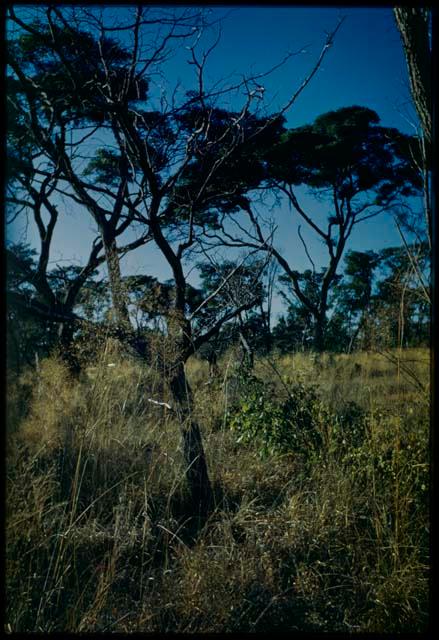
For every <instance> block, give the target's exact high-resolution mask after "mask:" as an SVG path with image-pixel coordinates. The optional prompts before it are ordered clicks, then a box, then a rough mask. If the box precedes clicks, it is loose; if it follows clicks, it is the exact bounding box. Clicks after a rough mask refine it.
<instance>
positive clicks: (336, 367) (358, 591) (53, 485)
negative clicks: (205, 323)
mask: <svg viewBox="0 0 439 640" xmlns="http://www.w3.org/2000/svg"><path fill="white" fill-rule="evenodd" d="M391 355H392V354H391ZM393 355H395V357H396V356H397V355H398V354H393ZM398 357H399V358H401V357H402V358H403V359H404V362H405V364H406V365H407V366H410V367H412V370H413V372H414V374H415V375H416V377H418V378H419V380H421V382H422V383H423V385H424V390H423V389H422V388H421V387H420V386H419V385H418V386H417V385H416V383H415V382H413V379H410V375H406V376H405V377H404V376H403V375H402V374H401V367H399V369H398V366H397V363H395V362H392V361H391V360H389V359H388V358H387V359H386V358H385V357H383V356H380V355H379V354H353V355H351V356H329V355H327V354H325V355H323V356H322V357H321V358H320V359H319V360H316V359H314V358H312V357H311V356H306V355H303V354H298V355H295V356H284V357H278V358H265V359H263V358H261V359H259V360H258V361H257V363H256V368H255V374H256V375H257V376H258V377H259V378H260V379H261V380H264V381H265V382H266V385H267V388H268V387H270V389H271V392H272V394H273V401H274V402H281V401H282V399H283V398H284V397H285V396H286V395H288V390H289V389H290V388H291V385H293V384H294V383H296V382H297V381H300V382H301V383H303V384H304V385H305V386H306V385H310V384H311V383H313V384H316V383H317V389H318V394H319V397H320V400H321V402H322V403H324V405H325V406H326V407H327V411H326V412H325V413H322V414H321V415H322V417H321V418H320V422H319V421H318V420H317V424H316V425H315V426H316V428H317V429H319V430H320V432H321V434H322V441H323V442H324V446H323V447H322V449H321V450H320V451H319V453H318V455H315V457H314V458H312V459H311V463H310V460H309V459H307V457H306V452H305V453H303V452H302V453H297V452H294V451H282V452H276V451H274V452H273V453H272V454H270V455H261V449H260V446H259V444H258V442H257V441H256V440H251V441H248V442H244V441H242V442H238V441H237V435H236V433H235V432H234V431H233V430H231V429H230V428H229V423H230V416H233V415H235V414H236V412H237V411H239V407H240V403H241V401H242V397H241V392H242V386H240V384H241V385H242V383H240V382H239V376H238V374H237V371H236V365H235V364H234V359H233V357H232V354H231V353H229V354H226V356H225V357H224V359H223V361H222V362H221V363H220V374H219V376H218V377H217V378H215V379H214V380H211V379H209V376H208V368H207V364H206V363H204V362H200V361H199V360H197V359H195V358H194V359H193V360H192V361H191V362H189V364H188V375H189V378H190V381H191V384H192V385H193V388H194V390H195V403H196V412H197V418H198V419H199V421H200V424H201V425H202V427H203V436H204V441H205V449H206V455H207V458H208V465H209V471H210V475H211V480H212V484H213V487H214V494H215V507H214V509H213V510H212V512H211V514H210V515H209V517H208V518H207V519H205V520H203V521H200V520H195V519H189V518H188V517H187V509H186V501H187V494H186V487H185V482H184V467H183V457H182V455H181V451H180V445H179V435H178V433H179V432H178V425H177V424H176V423H175V420H174V417H173V413H172V411H170V410H168V409H167V408H166V407H165V406H164V405H157V404H155V403H152V402H149V399H153V400H156V401H159V402H170V400H169V397H168V391H167V388H166V385H165V384H164V382H163V380H162V378H161V376H160V372H159V371H156V370H154V368H148V367H147V366H143V367H142V366H140V365H139V364H136V363H133V362H130V361H128V360H124V359H123V358H121V357H120V356H118V355H117V354H114V353H108V352H107V353H103V355H102V357H101V359H100V361H97V362H94V363H93V366H90V367H88V369H87V370H86V371H85V373H84V374H83V375H82V377H81V378H80V379H72V378H71V377H69V375H68V373H67V371H66V370H65V368H64V367H63V365H62V363H61V362H60V361H57V360H56V359H54V358H51V359H47V360H45V361H43V362H42V363H41V370H40V372H39V373H38V374H37V373H36V372H32V371H27V372H26V373H25V374H24V375H23V376H22V377H21V378H20V379H19V380H18V381H14V382H13V383H12V382H11V387H10V388H9V390H8V394H9V395H8V397H9V402H8V412H9V434H8V458H7V511H6V534H7V540H6V542H7V556H6V560H7V564H6V596H7V630H10V631H24V632H26V631H40V632H41V631H42V632H53V631H67V632H91V631H118V632H125V633H126V632H133V631H141V632H236V631H247V632H257V631H259V632H262V631H264V632H266V631H268V632H269V631H276V630H277V631H294V630H302V631H303V630H305V631H349V632H352V631H372V632H382V631H387V632H389V631H390V632H401V631H410V632H417V631H422V630H424V629H425V628H426V626H427V624H428V597H429V593H428V576H429V574H428V567H429V555H428V553H429V514H428V478H429V472H428V469H429V456H428V434H429V407H428V395H427V392H426V389H427V387H428V353H427V352H425V351H422V350H416V351H414V350H412V351H406V352H404V353H403V354H402V355H401V354H399V356H398ZM409 361H410V362H409ZM108 364H115V365H116V366H114V367H108Z"/></svg>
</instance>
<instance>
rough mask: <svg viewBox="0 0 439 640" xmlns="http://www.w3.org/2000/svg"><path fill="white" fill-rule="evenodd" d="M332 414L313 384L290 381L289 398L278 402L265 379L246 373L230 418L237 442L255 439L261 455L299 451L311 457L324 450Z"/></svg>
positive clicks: (253, 440)
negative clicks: (236, 404)
mask: <svg viewBox="0 0 439 640" xmlns="http://www.w3.org/2000/svg"><path fill="white" fill-rule="evenodd" d="M329 418H330V414H329V411H328V410H327V408H326V407H325V406H324V405H323V403H322V402H321V401H320V400H319V399H318V396H317V393H316V390H315V389H314V387H311V386H305V385H303V384H302V383H300V382H297V383H294V384H291V386H290V388H289V395H288V398H287V399H286V400H285V401H283V402H282V401H280V402H279V401H276V399H275V396H274V395H273V394H272V392H271V390H270V388H269V387H268V386H267V385H266V384H264V382H262V381H261V380H260V379H258V378H257V377H256V376H254V375H250V374H247V375H246V376H245V379H244V380H243V382H242V392H241V401H240V403H239V404H238V406H237V408H236V409H235V411H234V412H233V414H232V415H231V416H229V421H228V422H229V426H230V427H231V429H233V430H234V431H236V433H237V435H238V438H237V442H239V443H241V442H256V443H257V445H258V448H259V452H260V453H261V455H262V456H264V455H267V454H273V453H281V454H282V453H299V454H303V455H304V456H305V457H306V458H309V457H313V456H315V455H316V454H317V453H318V452H319V451H320V450H321V448H322V445H323V440H324V438H323V433H324V430H325V426H326V424H327V421H328V419H329Z"/></svg>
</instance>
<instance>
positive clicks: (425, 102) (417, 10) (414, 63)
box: [394, 7, 432, 160]
mask: <svg viewBox="0 0 439 640" xmlns="http://www.w3.org/2000/svg"><path fill="white" fill-rule="evenodd" d="M394 14H395V19H396V23H397V25H398V29H399V31H400V33H401V38H402V42H403V46H404V52H405V56H406V60H407V67H408V71H409V78H410V88H411V92H412V96H413V101H414V103H415V106H416V110H417V112H418V115H419V119H420V121H421V125H422V129H423V132H424V137H425V142H426V147H427V148H426V155H427V159H428V160H430V159H431V158H430V152H431V144H432V113H431V53H430V39H429V34H428V11H427V10H426V8H425V7H424V8H423V7H396V8H395V9H394Z"/></svg>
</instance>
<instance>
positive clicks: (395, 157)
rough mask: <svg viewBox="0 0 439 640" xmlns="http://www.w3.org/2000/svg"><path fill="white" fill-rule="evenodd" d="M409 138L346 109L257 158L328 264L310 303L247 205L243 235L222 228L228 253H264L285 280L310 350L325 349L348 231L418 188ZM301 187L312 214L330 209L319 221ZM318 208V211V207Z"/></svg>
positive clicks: (370, 114) (370, 115) (286, 136)
mask: <svg viewBox="0 0 439 640" xmlns="http://www.w3.org/2000/svg"><path fill="white" fill-rule="evenodd" d="M411 142H412V140H411V138H410V137H409V136H406V135H404V134H402V133H400V132H399V131H397V130H396V129H393V128H389V127H382V126H380V125H379V117H378V115H377V114H376V113H375V112H374V111H372V110H371V109H367V108H365V107H358V106H353V107H346V108H342V109H338V110H337V111H330V112H328V113H326V114H323V115H321V116H319V117H318V118H316V120H315V122H314V123H313V124H311V125H306V126H303V127H299V128H296V129H291V130H289V131H285V132H283V133H281V135H280V136H279V137H278V138H277V139H274V140H273V143H272V144H271V146H270V147H269V148H268V149H265V150H264V151H263V166H264V169H265V177H264V181H263V184H264V185H265V187H266V188H267V189H268V190H270V191H274V192H275V193H278V194H281V195H282V196H283V197H285V198H286V200H287V202H288V203H289V204H290V206H291V210H292V211H293V212H294V213H295V214H296V215H297V218H298V220H299V222H300V223H301V225H305V226H306V228H307V229H308V231H309V232H310V233H312V234H315V236H316V237H317V238H318V239H319V240H320V241H321V242H323V244H324V245H325V247H326V251H327V256H328V262H327V264H326V266H325V269H324V273H323V276H322V278H321V280H320V283H319V291H318V296H317V298H314V299H313V298H311V297H310V296H309V295H307V292H306V291H305V290H304V288H303V286H302V284H303V283H302V282H301V280H300V276H299V273H298V272H297V271H296V270H295V269H294V268H293V267H292V266H291V265H290V264H289V262H288V261H287V260H286V259H285V258H284V257H283V256H282V254H281V253H280V252H279V251H278V250H277V249H276V247H275V246H274V244H273V241H272V232H271V233H270V234H267V233H266V232H264V229H263V221H262V219H261V216H258V215H257V214H256V213H255V211H254V210H253V208H252V205H251V204H250V202H249V201H248V200H246V201H244V200H242V201H241V202H240V206H241V211H242V212H244V213H245V214H246V216H247V220H248V222H249V225H250V232H249V233H247V237H245V238H243V234H242V231H243V228H242V224H239V223H236V224H237V227H236V228H239V230H240V231H239V236H238V235H237V234H236V233H235V234H234V233H233V231H231V230H230V228H231V223H233V218H231V217H230V216H229V218H228V220H227V221H226V223H225V224H223V225H222V228H221V234H218V237H220V235H222V242H224V243H225V244H228V245H229V246H241V247H242V246H249V247H253V248H259V249H260V250H263V251H267V252H269V253H271V254H272V255H273V257H274V259H276V260H277V261H278V263H279V265H280V267H281V268H282V269H283V271H284V272H285V274H286V275H287V276H288V278H289V279H290V281H291V286H292V288H293V290H294V294H295V295H296V297H297V298H298V299H299V301H300V302H301V303H302V304H303V305H304V306H305V307H306V308H307V309H308V311H309V312H310V313H311V315H312V317H313V318H314V346H315V349H316V350H318V351H321V350H322V349H323V348H324V347H325V328H326V322H327V311H328V299H329V294H330V291H331V288H332V287H333V285H334V283H335V281H336V278H337V269H338V267H339V265H340V261H341V259H342V257H343V255H344V252H345V249H346V246H347V243H348V240H349V238H350V236H351V234H352V231H353V229H354V228H355V227H356V226H357V225H359V224H360V223H362V222H363V221H365V220H368V219H370V218H373V217H375V216H377V215H379V214H381V213H383V212H385V211H389V210H391V209H392V207H393V206H394V205H396V204H397V203H398V202H400V201H401V199H404V198H405V197H406V196H410V195H414V194H417V193H418V192H419V190H420V188H421V187H422V184H421V181H420V179H419V175H418V174H417V172H416V171H415V170H414V168H413V166H412V164H411ZM304 186H305V187H308V192H310V193H312V194H313V195H314V196H315V199H316V204H317V205H318V206H319V208H322V206H324V207H325V209H326V208H327V207H328V206H329V207H330V209H331V210H330V212H329V214H328V215H327V217H326V221H325V222H323V223H322V222H321V221H320V220H321V217H322V216H316V215H315V214H311V213H310V212H309V211H306V210H305V208H304V207H303V206H302V205H301V203H300V196H299V194H298V188H299V187H304ZM322 203H323V205H322ZM298 233H299V237H300V240H301V241H302V243H303V244H304V248H305V252H306V254H307V256H308V258H309V259H310V261H311V263H312V267H313V271H315V265H314V262H313V261H312V258H311V255H310V252H309V250H308V247H307V245H306V243H305V240H304V237H303V235H302V233H301V227H300V226H299V228H298Z"/></svg>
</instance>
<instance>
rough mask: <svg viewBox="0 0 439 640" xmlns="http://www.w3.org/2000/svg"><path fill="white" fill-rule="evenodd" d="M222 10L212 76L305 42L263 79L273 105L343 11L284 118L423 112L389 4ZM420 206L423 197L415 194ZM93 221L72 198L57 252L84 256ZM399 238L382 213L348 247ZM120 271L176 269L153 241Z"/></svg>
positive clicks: (291, 229) (293, 251)
mask: <svg viewBox="0 0 439 640" xmlns="http://www.w3.org/2000/svg"><path fill="white" fill-rule="evenodd" d="M113 11H117V10H116V9H113ZM119 11H120V9H119ZM122 11H123V10H122ZM220 16H222V17H224V19H223V21H222V37H221V41H220V43H219V45H218V46H217V48H216V49H215V50H214V52H213V53H212V56H211V58H210V64H209V65H208V68H207V78H208V80H209V81H211V82H212V83H214V82H216V81H217V80H219V79H221V78H224V77H227V76H230V78H231V79H233V77H235V78H239V77H240V76H242V74H247V75H248V74H250V73H259V72H263V71H265V70H267V69H269V68H270V67H271V66H273V65H275V64H277V63H278V62H279V61H280V60H282V59H283V58H284V56H285V55H286V54H287V53H288V52H290V51H291V52H298V51H300V50H302V49H304V52H302V53H298V54H297V55H294V56H293V57H292V58H291V59H290V60H289V61H288V62H287V63H286V64H285V66H284V67H282V68H281V69H279V70H278V71H276V72H274V73H273V74H272V76H271V77H269V78H264V79H263V81H262V84H263V85H264V86H265V88H266V93H265V95H266V97H267V101H271V110H272V111H275V110H276V108H277V107H278V106H279V105H281V104H283V103H285V101H286V100H287V99H288V97H289V96H290V95H291V93H292V92H293V91H294V90H295V89H296V88H297V87H298V86H299V85H300V83H301V82H302V81H303V79H304V78H305V77H306V75H307V73H309V71H310V70H311V68H312V67H313V64H314V62H315V60H316V59H317V57H318V55H319V53H320V50H321V48H322V46H323V44H324V42H325V38H326V34H325V32H328V31H331V30H332V29H333V28H334V27H335V25H336V24H337V22H338V19H339V18H340V17H341V16H344V17H345V20H344V23H343V24H342V26H341V29H340V30H339V32H338V34H337V36H336V39H335V41H334V44H333V47H332V48H331V49H330V51H329V52H328V54H327V56H326V58H325V60H324V62H323V65H322V67H321V69H320V70H319V72H318V73H317V75H316V76H315V77H314V78H313V80H312V81H311V83H310V84H309V85H308V87H307V88H306V89H305V91H304V92H303V93H302V94H301V96H300V97H299V98H298V100H297V102H296V103H295V104H294V105H293V107H292V108H291V109H290V111H289V112H288V114H287V124H288V126H300V125H303V124H306V123H310V122H312V121H313V120H314V119H315V118H316V117H317V116H318V115H320V114H322V113H324V112H326V111H329V110H332V109H337V108H339V107H344V106H350V105H354V104H356V105H361V106H367V107H369V108H372V109H374V110H375V111H376V112H377V113H378V115H379V116H380V118H381V123H382V124H383V125H385V126H393V127H397V128H398V129H400V130H401V131H404V132H406V133H414V128H413V126H416V122H417V120H416V115H415V111H414V108H413V106H412V104H411V100H410V93H409V88H408V79H407V69H406V64H405V58H404V55H403V50H402V46H401V42H400V39H399V34H398V31H397V29H396V26H395V23H394V19H393V13H392V10H391V9H390V8H335V7H334V8H326V7H322V8H318V7H312V8H306V7H249V6H242V7H239V6H238V7H237V6H233V7H226V6H224V7H218V8H211V17H214V18H216V17H220ZM187 57H188V52H187V51H186V50H185V49H184V48H181V49H179V51H178V53H177V55H176V57H175V58H174V59H172V60H171V61H169V62H168V63H167V66H166V79H167V83H168V85H169V87H170V88H172V87H173V85H174V83H175V82H176V81H177V79H180V80H181V81H182V83H183V86H184V87H185V88H186V89H190V88H191V82H192V78H193V70H192V67H191V66H190V65H188V64H187V62H186V60H187ZM230 106H231V107H232V108H233V105H230ZM302 197H303V205H304V206H306V207H307V208H308V210H309V211H310V212H311V213H316V214H317V213H318V212H319V210H320V209H321V207H322V204H321V203H316V202H315V201H314V200H313V199H312V198H310V197H308V196H306V194H305V195H304V194H302ZM414 206H419V205H418V204H417V203H416V202H415V203H414ZM326 209H327V207H326ZM276 224H277V226H278V231H277V236H276V239H275V243H276V246H277V247H278V248H281V249H282V252H283V253H284V255H285V256H286V257H287V258H288V259H289V260H290V263H291V265H292V266H293V268H295V269H298V270H301V269H304V268H308V267H309V263H308V262H307V259H306V256H305V253H304V250H303V248H302V245H301V243H300V240H299V238H298V236H297V222H296V220H295V218H294V216H293V214H292V213H291V211H289V209H288V208H287V207H281V208H280V209H279V210H278V211H277V213H276ZM91 229H92V224H91V219H90V218H89V216H88V214H86V213H85V212H81V213H80V215H78V211H76V210H75V207H74V205H72V204H70V203H66V207H65V210H64V215H63V220H62V224H60V225H59V227H58V228H57V230H56V233H55V238H54V246H53V251H52V255H51V259H52V260H53V262H54V263H55V264H56V263H57V262H61V260H66V261H72V260H75V261H77V262H79V263H81V262H82V261H83V260H84V258H85V256H86V255H87V252H88V245H89V241H88V238H90V240H91V238H92V237H93V234H92V231H91ZM302 231H303V235H304V237H305V238H306V239H307V241H308V242H309V243H310V250H311V251H312V255H313V259H314V261H315V262H316V265H319V264H322V265H323V264H324V259H325V254H324V251H323V250H322V246H321V245H320V244H319V243H318V242H317V241H316V240H315V239H314V238H313V237H312V236H311V235H309V234H308V235H307V234H306V232H304V229H303V226H302ZM25 233H26V237H27V240H28V241H29V242H30V243H32V244H34V242H35V239H36V235H35V230H34V228H33V226H32V221H30V224H29V226H28V228H27V230H26V229H25V227H24V226H23V225H21V224H17V225H16V226H15V227H14V229H9V230H8V231H7V234H8V237H9V238H10V239H14V240H18V239H23V238H24V235H25ZM84 240H86V241H85V242H84ZM396 244H400V238H399V235H398V232H397V230H396V227H395V224H394V223H393V220H392V218H391V217H390V216H387V215H383V216H380V217H379V218H376V219H373V220H371V221H368V222H365V223H363V224H362V225H359V226H358V227H357V230H356V231H354V233H353V236H352V238H351V243H350V247H349V248H352V249H356V250H366V249H379V248H381V247H384V246H392V245H396ZM84 247H85V250H84ZM123 272H124V273H125V274H127V273H141V272H143V273H149V274H151V275H155V276H157V277H159V278H163V279H165V278H169V277H170V276H171V274H170V271H169V268H168V267H167V264H166V263H165V261H164V260H163V259H162V257H161V256H160V254H159V252H158V251H157V250H155V249H154V248H153V247H152V246H148V247H146V248H142V249H141V250H137V251H136V252H133V253H132V254H130V255H129V256H127V257H126V258H125V259H124V261H123ZM194 284H196V280H195V281H194ZM280 310H281V301H280V299H279V298H277V299H276V300H275V303H274V311H275V313H279V311H280Z"/></svg>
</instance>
